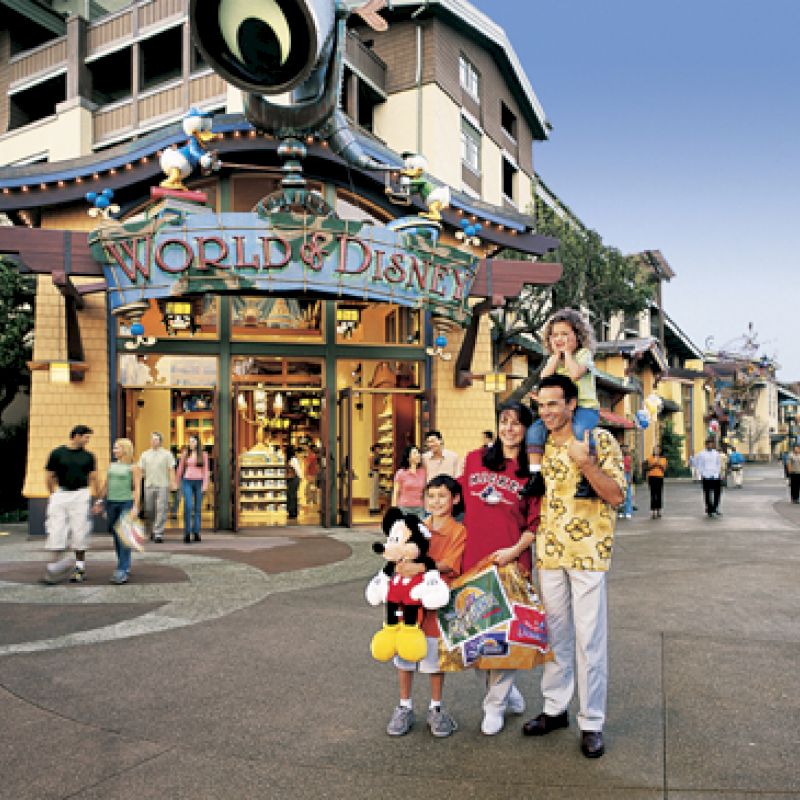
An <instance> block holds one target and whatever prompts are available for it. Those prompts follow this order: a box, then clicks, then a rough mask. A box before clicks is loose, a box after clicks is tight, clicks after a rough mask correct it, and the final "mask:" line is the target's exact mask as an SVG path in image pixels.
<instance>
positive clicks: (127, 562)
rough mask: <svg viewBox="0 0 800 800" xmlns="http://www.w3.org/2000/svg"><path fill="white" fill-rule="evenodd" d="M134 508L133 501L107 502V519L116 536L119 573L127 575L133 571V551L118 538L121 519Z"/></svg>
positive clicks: (115, 547)
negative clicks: (117, 529)
mask: <svg viewBox="0 0 800 800" xmlns="http://www.w3.org/2000/svg"><path fill="white" fill-rule="evenodd" d="M132 508H133V500H106V519H107V520H108V529H109V530H110V531H111V533H112V534H113V535H114V549H115V550H116V551H117V572H123V573H125V575H127V574H128V573H129V572H130V571H131V549H130V547H125V545H124V544H122V542H121V541H120V540H119V536H117V531H116V527H117V522H119V518H120V517H121V516H122V515H123V514H124V513H125V512H126V511H130V510H131V509H132Z"/></svg>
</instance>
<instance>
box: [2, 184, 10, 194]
mask: <svg viewBox="0 0 800 800" xmlns="http://www.w3.org/2000/svg"><path fill="white" fill-rule="evenodd" d="M3 194H11V189H9V188H8V186H4V187H3Z"/></svg>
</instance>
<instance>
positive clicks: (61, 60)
mask: <svg viewBox="0 0 800 800" xmlns="http://www.w3.org/2000/svg"><path fill="white" fill-rule="evenodd" d="M8 66H9V73H10V75H9V83H10V86H9V88H10V89H11V90H13V89H14V88H15V86H22V85H25V84H27V83H30V82H32V81H34V80H35V79H36V78H38V77H45V76H47V75H48V73H51V72H56V71H57V70H59V69H64V68H66V66H67V37H66V36H62V37H61V38H59V39H54V40H53V41H50V42H46V43H45V44H43V45H41V46H39V47H37V48H35V49H33V50H26V51H25V52H24V53H20V54H19V55H16V56H14V57H13V58H11V59H9V63H8Z"/></svg>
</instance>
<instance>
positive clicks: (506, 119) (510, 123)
mask: <svg viewBox="0 0 800 800" xmlns="http://www.w3.org/2000/svg"><path fill="white" fill-rule="evenodd" d="M500 125H501V127H502V128H503V130H504V131H505V133H506V134H507V135H508V136H509V137H510V138H511V139H513V140H514V141H515V142H516V141H517V117H516V115H515V114H514V112H513V111H512V110H511V109H510V108H509V107H508V106H507V105H506V104H505V103H504V102H503V101H502V100H501V101H500Z"/></svg>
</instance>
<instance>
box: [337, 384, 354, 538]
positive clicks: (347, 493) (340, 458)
mask: <svg viewBox="0 0 800 800" xmlns="http://www.w3.org/2000/svg"><path fill="white" fill-rule="evenodd" d="M336 406H337V410H338V422H339V424H338V426H337V429H336V443H337V454H336V455H337V464H338V471H337V475H336V478H337V488H338V491H337V500H338V506H339V513H338V522H339V525H343V526H344V527H346V528H349V527H351V525H352V524H353V510H352V500H353V470H352V466H351V465H352V451H353V430H352V427H353V392H352V390H351V389H342V390H341V391H340V392H339V395H338V397H337V400H336Z"/></svg>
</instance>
